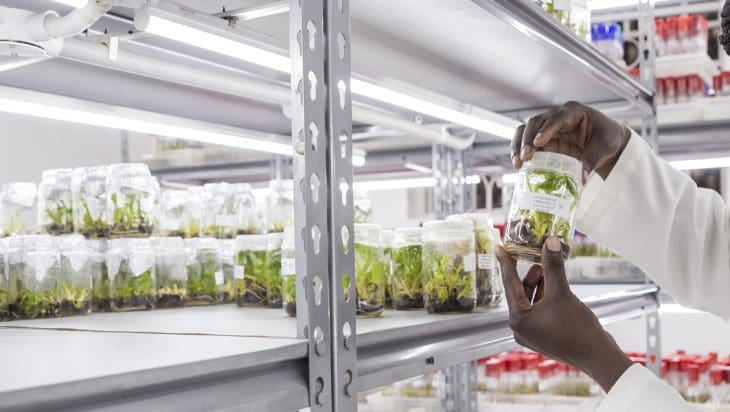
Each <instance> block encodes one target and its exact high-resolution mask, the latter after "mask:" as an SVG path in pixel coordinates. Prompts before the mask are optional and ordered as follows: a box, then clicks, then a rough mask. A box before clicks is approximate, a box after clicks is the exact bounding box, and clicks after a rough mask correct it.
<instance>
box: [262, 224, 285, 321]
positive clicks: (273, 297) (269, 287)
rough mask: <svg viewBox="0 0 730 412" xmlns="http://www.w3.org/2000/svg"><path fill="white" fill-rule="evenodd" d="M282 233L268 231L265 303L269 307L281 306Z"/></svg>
mask: <svg viewBox="0 0 730 412" xmlns="http://www.w3.org/2000/svg"><path fill="white" fill-rule="evenodd" d="M283 239H284V234H283V233H269V234H268V235H267V246H266V304H267V306H268V307H270V308H281V307H282V290H281V285H282V279H281V244H282V243H283Z"/></svg>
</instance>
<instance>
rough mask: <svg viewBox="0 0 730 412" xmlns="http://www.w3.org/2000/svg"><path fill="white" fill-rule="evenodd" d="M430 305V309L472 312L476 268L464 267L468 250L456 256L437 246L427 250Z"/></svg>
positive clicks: (427, 286)
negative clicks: (470, 269)
mask: <svg viewBox="0 0 730 412" xmlns="http://www.w3.org/2000/svg"><path fill="white" fill-rule="evenodd" d="M423 253H424V255H425V259H424V260H425V263H424V264H425V266H426V267H425V271H426V284H425V286H424V290H425V292H426V309H427V310H428V312H429V313H445V312H471V311H472V310H473V309H474V306H475V304H476V299H475V291H474V287H475V283H476V281H475V279H474V274H473V272H467V271H465V270H464V257H463V256H464V254H465V253H463V252H462V253H459V254H454V255H453V256H450V255H445V254H442V253H440V252H439V251H438V250H436V249H435V248H433V247H429V248H426V249H425V250H424V252H423Z"/></svg>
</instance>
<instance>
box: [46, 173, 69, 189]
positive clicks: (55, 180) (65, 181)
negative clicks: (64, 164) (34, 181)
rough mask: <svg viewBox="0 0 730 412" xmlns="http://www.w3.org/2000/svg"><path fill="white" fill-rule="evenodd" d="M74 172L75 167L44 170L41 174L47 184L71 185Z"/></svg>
mask: <svg viewBox="0 0 730 412" xmlns="http://www.w3.org/2000/svg"><path fill="white" fill-rule="evenodd" d="M73 172H74V171H73V169H51V170H44V171H43V173H42V174H41V182H42V183H43V184H46V185H53V186H69V187H70V185H71V178H72V177H73Z"/></svg>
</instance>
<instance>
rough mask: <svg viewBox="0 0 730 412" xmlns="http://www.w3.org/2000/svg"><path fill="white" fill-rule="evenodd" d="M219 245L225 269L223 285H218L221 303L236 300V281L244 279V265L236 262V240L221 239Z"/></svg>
mask: <svg viewBox="0 0 730 412" xmlns="http://www.w3.org/2000/svg"><path fill="white" fill-rule="evenodd" d="M218 245H219V246H218V247H219V250H220V255H221V267H222V270H223V285H218V292H219V294H218V298H219V300H220V301H219V303H232V302H235V301H236V282H238V280H239V279H243V266H240V265H237V264H236V240H235V239H220V240H219V241H218Z"/></svg>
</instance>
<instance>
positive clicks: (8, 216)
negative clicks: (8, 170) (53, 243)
mask: <svg viewBox="0 0 730 412" xmlns="http://www.w3.org/2000/svg"><path fill="white" fill-rule="evenodd" d="M37 199H38V187H37V186H36V184H35V183H6V184H3V185H2V189H1V190H0V236H13V235H27V234H33V233H37V232H38V216H37Z"/></svg>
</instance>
